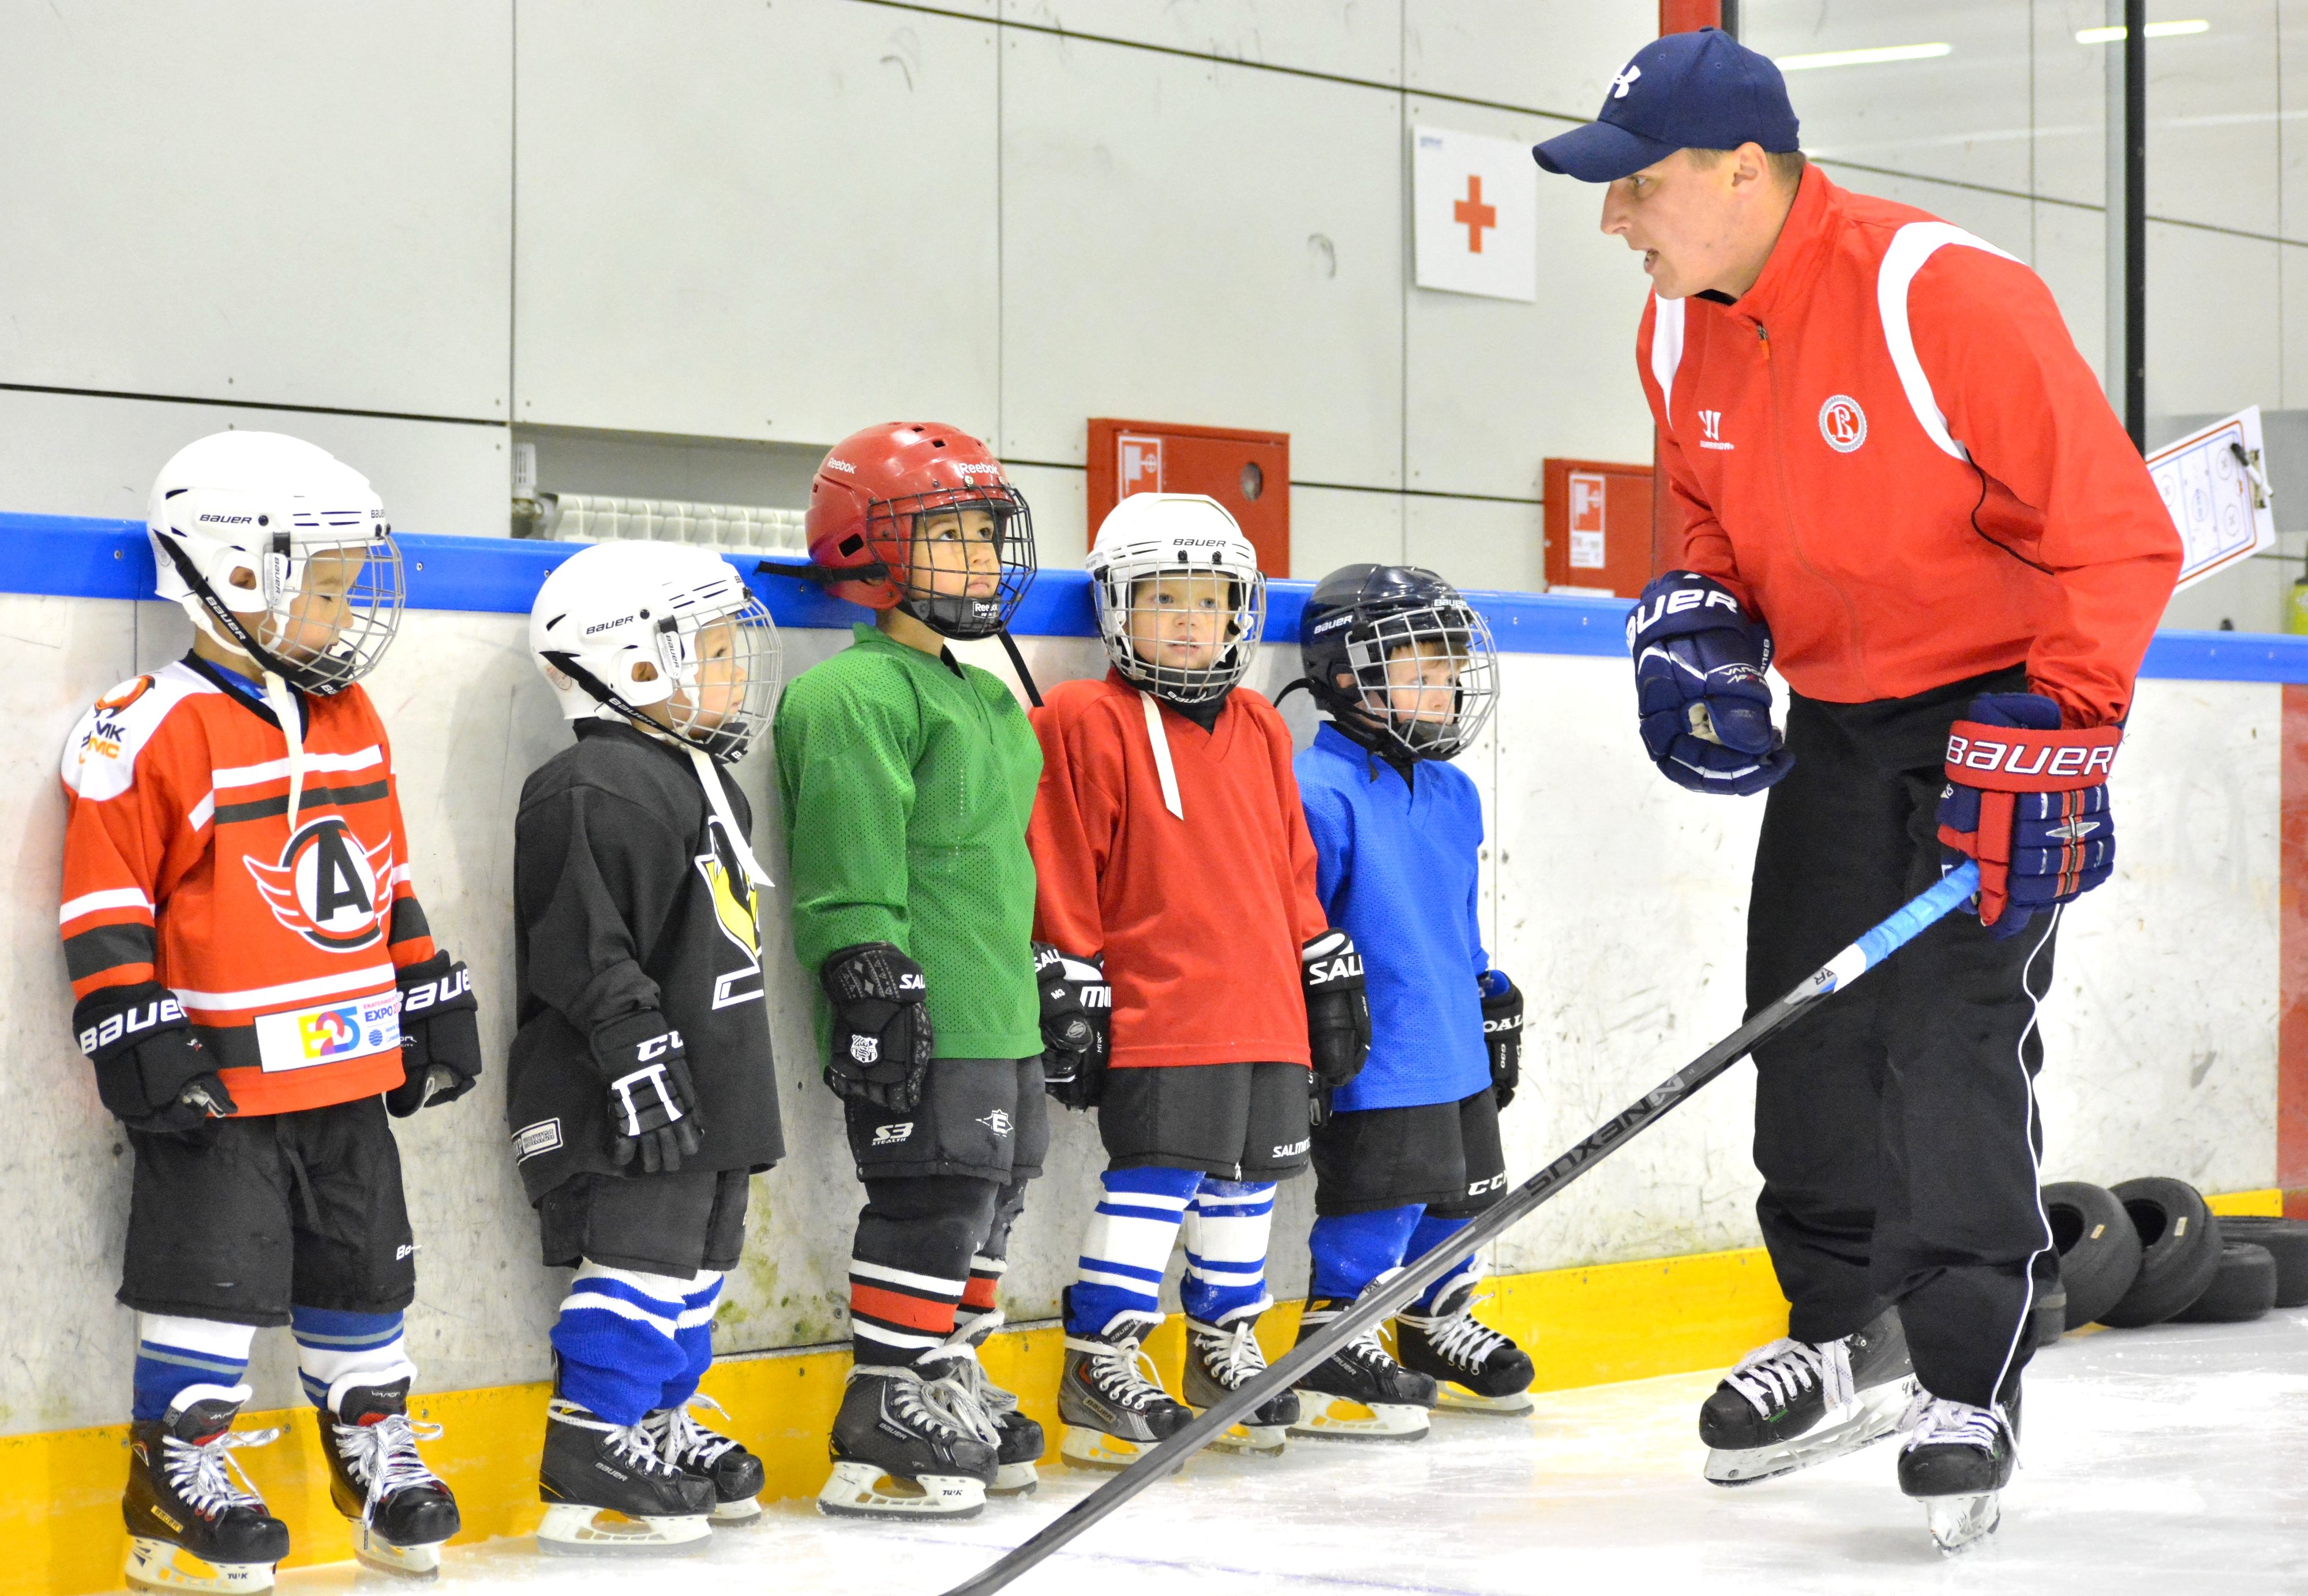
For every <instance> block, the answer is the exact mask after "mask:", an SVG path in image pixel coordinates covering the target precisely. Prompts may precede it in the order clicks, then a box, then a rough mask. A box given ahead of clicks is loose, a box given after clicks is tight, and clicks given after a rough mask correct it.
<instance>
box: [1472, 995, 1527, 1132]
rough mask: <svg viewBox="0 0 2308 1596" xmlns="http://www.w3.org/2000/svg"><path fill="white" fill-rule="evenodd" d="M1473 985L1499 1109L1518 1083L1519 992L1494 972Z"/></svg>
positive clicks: (1512, 1094) (1520, 1031)
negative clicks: (1477, 990)
mask: <svg viewBox="0 0 2308 1596" xmlns="http://www.w3.org/2000/svg"><path fill="white" fill-rule="evenodd" d="M1477 984H1478V985H1479V986H1480V987H1481V988H1482V992H1483V1046H1484V1047H1485V1048H1488V1049H1489V1050H1490V1055H1491V1095H1492V1097H1493V1098H1494V1099H1495V1100H1496V1101H1497V1103H1498V1105H1499V1107H1500V1108H1502V1109H1503V1108H1505V1107H1506V1106H1507V1105H1508V1104H1509V1103H1511V1102H1512V1101H1514V1094H1515V1088H1516V1087H1518V1086H1520V1085H1521V1084H1522V990H1521V988H1519V987H1517V986H1516V985H1515V984H1514V983H1513V982H1512V981H1511V980H1509V979H1507V978H1506V974H1505V972H1504V971H1497V970H1486V971H1484V972H1483V974H1482V976H1481V978H1480V979H1479V981H1478V983H1477Z"/></svg>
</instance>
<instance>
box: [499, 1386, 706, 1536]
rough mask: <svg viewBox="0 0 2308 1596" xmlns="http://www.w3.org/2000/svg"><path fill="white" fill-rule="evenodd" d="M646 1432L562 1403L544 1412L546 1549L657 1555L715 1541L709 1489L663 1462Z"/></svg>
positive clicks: (541, 1484) (541, 1481)
mask: <svg viewBox="0 0 2308 1596" xmlns="http://www.w3.org/2000/svg"><path fill="white" fill-rule="evenodd" d="M645 1424H646V1421H644V1423H643V1424H612V1423H610V1422H609V1420H607V1419H603V1418H601V1417H599V1415H597V1414H594V1413H590V1412H588V1411H586V1410H585V1409H583V1408H581V1407H579V1406H578V1405H577V1404H576V1403H575V1402H570V1401H568V1400H567V1399H566V1398H564V1397H557V1396H556V1397H555V1398H554V1399H553V1401H552V1402H549V1403H548V1404H547V1407H546V1418H545V1457H544V1460H543V1461H542V1462H540V1463H539V1464H538V1471H537V1490H538V1496H540V1497H543V1498H544V1499H545V1522H544V1523H541V1524H539V1525H538V1530H537V1540H538V1546H539V1547H540V1548H541V1549H546V1550H567V1551H587V1552H653V1551H661V1550H663V1549H666V1548H668V1547H677V1546H685V1545H687V1544H689V1543H690V1542H692V1541H699V1540H705V1539H706V1538H707V1537H708V1536H710V1535H711V1534H712V1533H713V1526H712V1524H711V1523H710V1520H709V1518H708V1516H707V1515H708V1514H710V1513H711V1512H712V1511H713V1485H712V1482H711V1481H710V1480H707V1479H705V1478H704V1477H703V1476H702V1475H697V1474H692V1473H689V1472H687V1471H685V1470H682V1469H678V1468H676V1467H675V1466H674V1465H673V1464H671V1463H669V1462H667V1461H666V1460H665V1459H664V1458H663V1457H661V1456H659V1454H658V1450H657V1443H656V1441H655V1440H654V1439H653V1438H652V1437H651V1436H650V1432H649V1430H648V1429H647V1428H645Z"/></svg>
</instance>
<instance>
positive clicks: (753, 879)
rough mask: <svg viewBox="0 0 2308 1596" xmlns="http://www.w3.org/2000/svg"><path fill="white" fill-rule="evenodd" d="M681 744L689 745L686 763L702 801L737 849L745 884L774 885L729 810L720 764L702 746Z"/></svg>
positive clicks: (731, 845) (756, 885) (751, 844)
mask: <svg viewBox="0 0 2308 1596" xmlns="http://www.w3.org/2000/svg"><path fill="white" fill-rule="evenodd" d="M685 746H687V747H688V749H689V763H690V765H691V767H692V768H693V769H694V770H695V771H696V772H697V784H698V785H699V786H700V787H702V788H703V789H705V801H706V803H707V804H709V805H710V806H711V807H712V810H713V818H714V819H716V820H718V821H719V822H720V823H721V832H722V834H723V835H724V836H726V837H728V839H729V846H730V847H732V848H734V849H736V850H737V863H738V864H740V865H741V866H743V867H745V884H747V885H748V886H754V887H764V886H775V885H776V884H777V883H775V882H773V881H771V879H770V873H769V872H768V871H767V870H764V869H762V863H761V861H760V860H759V859H757V858H754V844H753V842H752V841H751V840H750V839H748V838H747V837H746V835H745V832H744V831H743V830H741V829H740V828H739V826H738V824H737V817H736V815H732V814H731V813H730V812H729V795H728V792H726V791H725V790H723V789H722V786H721V767H720V766H719V765H718V764H716V763H714V762H713V756H712V755H710V754H708V753H707V752H706V751H705V750H704V749H702V748H700V747H698V746H695V745H694V744H687V745H685Z"/></svg>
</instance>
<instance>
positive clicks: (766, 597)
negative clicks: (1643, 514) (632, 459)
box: [0, 513, 2308, 683]
mask: <svg viewBox="0 0 2308 1596" xmlns="http://www.w3.org/2000/svg"><path fill="white" fill-rule="evenodd" d="M581 547H582V545H580V544H575V543H534V542H529V541H525V540H522V539H513V538H434V537H426V536H424V535H421V534H414V533H412V534H409V535H406V536H403V537H402V538H401V539H400V549H401V557H402V558H403V559H404V560H406V561H407V562H408V565H409V605H410V607H411V608H418V609H471V610H482V611H487V612H490V613H495V614H500V615H527V614H528V613H529V607H530V603H531V602H532V601H533V600H535V599H536V597H537V590H538V586H539V585H540V584H542V583H543V582H544V581H545V578H546V574H547V573H548V572H550V571H551V570H552V569H553V568H554V567H555V565H559V564H560V563H561V562H562V561H563V560H565V559H567V558H568V557H569V556H571V555H573V554H574V553H576V552H577V550H578V549H579V548H581ZM730 563H731V564H732V565H736V567H737V568H738V570H739V571H741V572H743V573H744V574H745V580H746V582H747V583H748V584H749V585H751V587H752V588H753V590H754V592H755V593H757V594H759V595H760V597H761V600H762V603H763V604H764V605H765V606H766V607H767V608H768V609H769V611H770V613H771V615H772V616H775V617H777V622H778V625H781V626H824V627H841V626H847V625H849V624H850V623H851V622H853V621H861V620H864V619H866V618H867V612H866V611H865V610H863V609H860V608H857V606H856V605H854V604H844V603H842V602H841V601H840V600H838V599H831V598H829V597H827V596H826V594H825V593H824V592H823V591H822V590H820V589H818V588H817V587H815V586H814V585H812V584H810V583H808V582H798V581H796V580H794V579H793V578H791V577H781V576H774V575H764V574H757V573H756V572H755V570H754V567H755V566H756V565H758V564H760V561H759V560H758V559H757V558H755V557H754V556H744V557H738V556H732V557H731V560H730ZM1312 591H1313V583H1312V582H1273V583H1270V585H1269V588H1268V591H1267V600H1266V635H1267V637H1268V638H1269V639H1270V640H1277V641H1279V640H1287V639H1289V638H1293V637H1296V635H1297V634H1298V617H1299V615H1300V613H1301V612H1302V611H1303V610H1304V609H1305V607H1306V598H1307V595H1308V594H1309V593H1310V592H1312ZM0 593H42V594H48V595H53V596H56V597H61V598H73V599H150V598H151V596H152V548H151V543H150V542H148V541H147V540H146V539H145V536H144V523H143V522H138V521H99V520H91V519H88V518H84V517H80V516H69V515H11V514H5V513H0ZM1467 599H1468V602H1470V603H1472V604H1473V605H1474V606H1475V608H1477V609H1479V610H1481V611H1482V612H1483V614H1484V616H1485V617H1486V618H1487V619H1488V620H1489V621H1490V623H1491V632H1492V634H1493V635H1494V637H1496V638H1497V640H1498V644H1499V647H1500V648H1501V649H1502V650H1503V651H1506V652H1508V653H1515V654H1579V655H1588V656H1596V657H1600V656H1612V657H1616V656H1618V655H1620V654H1622V653H1623V651H1624V650H1625V646H1626V645H1625V643H1624V642H1623V636H1624V631H1625V625H1626V616H1627V608H1628V603H1627V600H1624V599H1592V598H1577V597H1572V596H1571V595H1568V594H1557V593H1494V592H1469V593H1468V594H1467ZM1012 631H1014V632H1016V633H1018V634H1020V635H1021V636H1031V637H1095V636H1097V635H1098V625H1097V617H1096V616H1095V614H1094V612H1093V611H1092V609H1091V608H1090V596H1089V578H1088V577H1087V576H1085V575H1083V574H1082V573H1081V572H1080V571H1045V572H1043V573H1042V574H1040V576H1038V578H1036V580H1035V582H1034V585H1033V588H1032V590H1031V591H1029V592H1028V593H1027V595H1026V601H1025V603H1024V604H1023V605H1021V606H1020V607H1019V611H1018V619H1017V624H1016V625H1014V626H1013V627H1012ZM2140 674H2141V675H2142V676H2149V677H2179V678H2184V679H2190V680H2196V681H2225V682H2303V683H2308V637H2291V636H2286V635H2284V634H2280V633H2268V632H2159V633H2157V634H2156V640H2155V642H2154V643H2150V644H2149V649H2148V659H2147V660H2146V662H2145V663H2144V664H2143V665H2142V666H2141V667H2140Z"/></svg>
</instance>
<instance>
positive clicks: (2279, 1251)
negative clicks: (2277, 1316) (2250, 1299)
mask: <svg viewBox="0 0 2308 1596" xmlns="http://www.w3.org/2000/svg"><path fill="white" fill-rule="evenodd" d="M2220 1235H2221V1237H2222V1238H2225V1239H2226V1240H2229V1241H2248V1242H2250V1243H2252V1246H2254V1247H2266V1248H2267V1249H2268V1251H2269V1256H2270V1257H2272V1258H2274V1259H2275V1260H2276V1306H2277V1307H2308V1222H2304V1221H2300V1220H2296V1219H2278V1218H2277V1217H2276V1216H2275V1215H2274V1214H2268V1213H2239V1214H2224V1215H2222V1216H2221V1219H2220Z"/></svg>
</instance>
